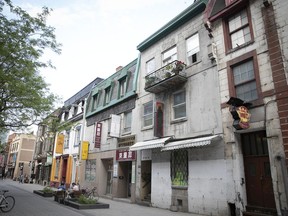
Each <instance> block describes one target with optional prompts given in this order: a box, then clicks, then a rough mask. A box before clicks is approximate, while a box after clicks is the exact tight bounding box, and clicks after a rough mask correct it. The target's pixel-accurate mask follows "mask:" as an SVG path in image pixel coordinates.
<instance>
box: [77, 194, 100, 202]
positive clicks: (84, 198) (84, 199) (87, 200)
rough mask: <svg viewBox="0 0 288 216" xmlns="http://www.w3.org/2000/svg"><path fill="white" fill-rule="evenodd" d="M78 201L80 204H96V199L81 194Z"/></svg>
mask: <svg viewBox="0 0 288 216" xmlns="http://www.w3.org/2000/svg"><path fill="white" fill-rule="evenodd" d="M78 202H79V203H80V204H96V203H97V200H95V199H91V198H87V197H85V196H84V195H83V194H82V195H80V196H79V198H78Z"/></svg>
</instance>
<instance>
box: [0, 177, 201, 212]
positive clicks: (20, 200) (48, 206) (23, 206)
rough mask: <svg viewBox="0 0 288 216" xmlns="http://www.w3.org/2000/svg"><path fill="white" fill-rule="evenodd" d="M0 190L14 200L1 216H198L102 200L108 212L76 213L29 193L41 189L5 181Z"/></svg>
mask: <svg viewBox="0 0 288 216" xmlns="http://www.w3.org/2000/svg"><path fill="white" fill-rule="evenodd" d="M0 189H1V190H3V189H8V190H9V193H8V194H9V195H12V196H14V197H15V200H16V204H15V207H14V208H13V210H12V211H11V212H9V213H2V212H0V215H3V216H4V215H5V216H50V215H51V216H64V215H65V216H67V215H69V216H92V215H93V216H95V215H96V216H135V215H137V216H147V215H151V216H198V215H196V214H190V213H182V212H172V211H170V210H167V209H159V208H154V207H146V206H141V205H138V204H131V203H127V202H123V201H119V200H117V201H116V200H112V199H105V198H100V202H103V203H107V204H109V205H110V207H109V208H108V209H89V210H77V209H74V208H72V207H68V206H66V205H63V204H59V203H57V202H55V201H54V198H52V197H50V198H45V197H42V196H39V195H37V194H34V193H33V190H41V189H43V186H41V185H38V184H19V183H18V182H17V181H12V180H9V179H6V180H1V181H0Z"/></svg>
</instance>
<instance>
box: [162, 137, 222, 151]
mask: <svg viewBox="0 0 288 216" xmlns="http://www.w3.org/2000/svg"><path fill="white" fill-rule="evenodd" d="M219 138H220V136H219V135H213V136H207V137H200V138H194V139H186V140H179V141H174V142H169V143H167V144H166V145H165V146H163V148H162V149H161V151H169V150H175V149H183V148H192V147H201V146H206V145H210V144H211V142H212V141H213V140H216V139H219Z"/></svg>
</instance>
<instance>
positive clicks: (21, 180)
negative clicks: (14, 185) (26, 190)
mask: <svg viewBox="0 0 288 216" xmlns="http://www.w3.org/2000/svg"><path fill="white" fill-rule="evenodd" d="M19 183H22V184H23V174H20V176H19Z"/></svg>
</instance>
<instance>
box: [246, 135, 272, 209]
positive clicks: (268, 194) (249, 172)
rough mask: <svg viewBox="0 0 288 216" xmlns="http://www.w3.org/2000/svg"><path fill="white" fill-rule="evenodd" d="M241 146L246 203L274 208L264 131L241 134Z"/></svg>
mask: <svg viewBox="0 0 288 216" xmlns="http://www.w3.org/2000/svg"><path fill="white" fill-rule="evenodd" d="M242 146H243V155H244V168H245V180H246V182H245V183H246V191H247V202H248V205H250V206H257V207H263V208H275V199H274V193H273V186H272V178H271V170H270V162H269V151H268V145H267V139H266V133H265V131H260V132H256V133H248V134H243V135H242Z"/></svg>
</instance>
